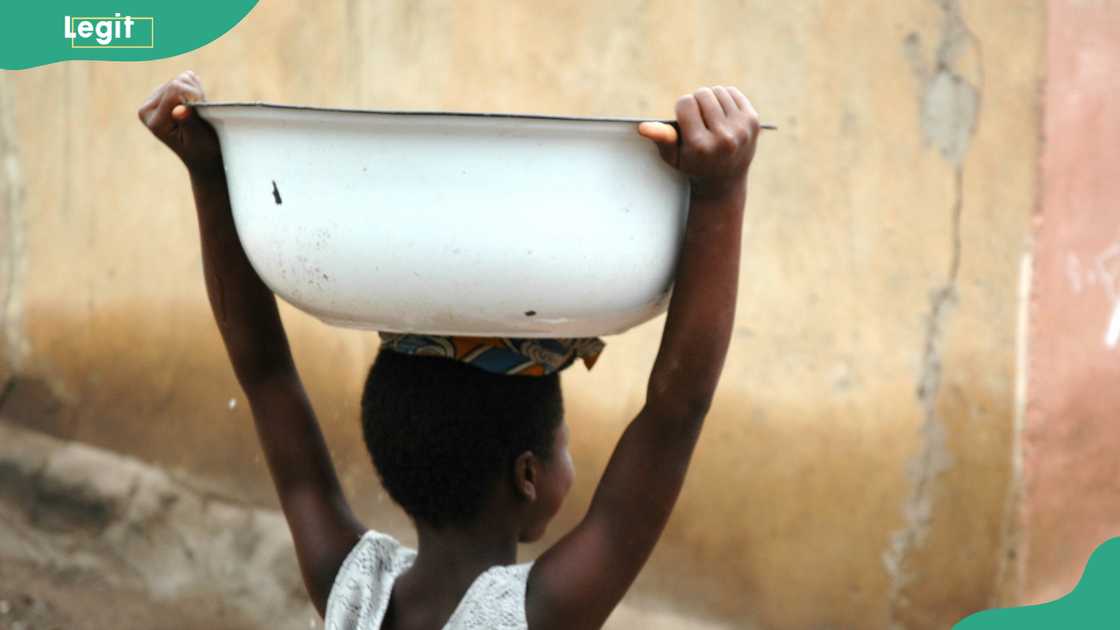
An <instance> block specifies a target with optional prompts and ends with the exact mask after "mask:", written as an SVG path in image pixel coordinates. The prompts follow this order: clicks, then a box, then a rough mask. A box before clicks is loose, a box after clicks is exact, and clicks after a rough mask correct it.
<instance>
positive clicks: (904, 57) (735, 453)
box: [0, 0, 1045, 629]
mask: <svg viewBox="0 0 1120 630" xmlns="http://www.w3.org/2000/svg"><path fill="white" fill-rule="evenodd" d="M310 6H314V9H313V10H308V9H307V7H310ZM301 9H302V10H301ZM1044 20H1045V15H1044V10H1043V5H1042V3H1041V0H1032V1H1024V2H1015V3H992V2H983V1H980V0H973V1H969V2H961V3H959V4H958V3H957V2H956V1H954V0H938V1H934V0H910V1H907V2H890V3H883V2H872V1H870V0H860V1H858V2H843V3H841V2H821V1H814V0H804V1H798V2H792V3H773V2H767V1H763V0H748V1H744V2H735V1H732V0H726V1H710V2H670V1H667V0H666V1H643V0H622V1H619V2H611V3H597V2H555V3H544V2H513V3H509V2H483V1H479V2H469V3H468V2H460V3H452V2H387V1H386V2H358V1H354V2H345V3H343V2H325V3H315V4H314V5H310V4H307V3H288V2H277V1H272V2H263V3H261V5H260V6H258V7H257V8H256V9H255V10H254V11H253V12H252V13H251V14H250V15H249V16H248V17H247V18H246V19H245V20H244V21H243V22H242V23H241V24H240V25H238V26H237V27H236V28H235V29H234V30H233V31H231V32H230V33H228V34H227V35H225V36H224V37H222V38H221V39H219V40H218V41H217V42H215V43H213V44H211V45H209V46H207V47H205V48H203V49H202V50H200V51H197V52H194V53H190V54H187V55H183V56H181V57H178V58H174V59H169V60H164V61H159V62H151V63H138V64H105V63H102V64H96V63H84V62H71V63H66V64H56V65H52V66H48V67H45V68H39V69H34V70H30V71H25V72H18V73H5V74H3V75H2V76H0V157H2V158H3V160H4V162H3V164H4V170H3V171H0V204H3V205H2V206H0V209H2V212H3V214H2V215H0V225H4V226H6V229H5V232H4V233H3V238H0V254H2V256H0V264H2V265H4V267H3V268H0V271H7V272H10V273H7V274H4V275H3V276H0V277H2V278H3V280H0V291H3V293H2V294H0V297H3V304H4V310H3V312H2V313H0V318H2V319H0V324H2V327H3V330H4V335H3V339H4V341H3V344H2V345H0V348H2V349H4V350H5V352H6V356H5V358H4V361H2V362H0V369H2V370H3V371H0V377H3V378H6V379H7V383H6V385H5V390H4V391H5V392H6V394H5V397H4V399H3V408H2V412H3V414H4V415H5V416H6V417H8V418H9V419H12V420H15V421H17V422H21V423H23V424H26V425H29V426H33V427H37V428H39V429H42V430H45V431H48V432H50V433H53V434H55V435H59V436H63V437H69V438H75V439H79V440H83V441H87V442H90V443H93V444H96V445H100V446H105V447H108V448H112V449H116V450H119V451H122V452H127V453H131V454H135V455H137V456H139V457H142V458H145V459H147V460H149V461H152V462H155V463H158V464H162V465H164V466H166V467H168V468H169V469H171V470H176V469H180V470H185V471H190V472H191V473H193V474H197V475H202V476H205V477H208V478H209V479H211V480H213V487H214V489H215V490H216V491H220V492H223V493H227V494H233V495H237V496H242V497H246V498H248V499H249V500H251V501H255V502H261V503H265V504H272V503H273V501H274V500H273V498H272V495H271V488H270V486H269V482H268V478H267V473H266V471H265V468H264V465H263V462H262V461H261V458H260V456H259V453H258V449H257V445H256V441H255V436H254V435H253V432H252V426H251V422H250V419H249V416H248V411H247V408H246V405H245V404H244V401H243V399H242V398H241V394H240V392H239V391H238V388H237V385H236V383H235V381H234V379H233V376H232V372H231V370H230V368H229V366H228V364H227V362H226V359H225V357H224V354H223V352H222V348H221V345H220V341H219V338H218V335H217V333H216V329H215V327H214V325H213V324H212V322H211V320H210V316H209V311H208V307H207V305H206V302H205V293H204V289H203V284H202V279H201V266H200V257H199V249H198V243H197V236H196V229H195V225H194V216H193V211H192V202H191V198H190V194H189V187H188V183H187V180H186V178H185V177H184V173H183V170H182V168H181V167H180V166H179V165H178V164H177V163H176V161H175V158H174V157H173V156H172V155H170V154H169V153H168V152H167V151H166V150H165V149H164V148H163V147H162V146H160V145H158V143H156V142H155V141H153V140H152V139H151V138H150V137H149V136H148V134H147V132H146V131H145V130H144V129H143V128H142V127H141V126H140V125H139V124H138V123H137V122H136V118H135V109H136V108H137V106H138V105H139V104H140V102H141V101H142V100H143V99H144V98H145V97H146V96H147V94H148V93H149V92H150V91H151V90H152V89H153V88H154V87H155V86H156V85H157V84H158V83H160V82H162V81H164V80H166V79H168V78H170V77H171V76H172V75H174V74H175V73H177V72H178V71H181V70H184V69H187V68H191V69H194V70H195V71H196V72H198V74H199V75H200V76H201V77H202V79H203V82H204V84H205V85H206V88H207V90H208V95H209V97H210V98H211V99H214V100H266V101H276V102H284V103H299V104H309V105H332V106H344V107H371V108H386V109H398V108H399V109H428V110H433V109H435V110H438V109H446V110H468V111H505V112H540V113H552V114H574V115H599V116H634V117H641V116H648V117H661V116H665V115H667V114H669V113H670V112H671V111H672V105H673V101H674V100H675V98H676V97H677V96H678V95H679V94H681V93H684V92H686V91H690V90H692V89H694V88H695V87H697V86H699V85H703V84H735V85H738V86H740V87H742V88H743V90H744V91H745V92H746V93H747V94H748V95H750V96H751V98H752V99H753V100H754V102H755V104H756V106H757V108H758V109H759V111H760V112H761V114H762V117H763V118H764V119H765V120H766V121H768V122H772V123H775V124H777V125H779V126H780V127H781V130H780V131H778V132H777V133H774V134H768V135H767V136H766V137H764V138H763V140H762V146H761V147H760V149H759V157H758V159H757V162H756V166H755V168H754V172H753V175H752V190H751V198H750V201H749V211H748V215H749V218H748V222H747V227H746V235H745V237H744V238H745V243H744V244H745V252H746V254H745V260H744V273H743V275H742V280H741V285H740V301H739V316H738V327H737V329H736V331H735V338H734V344H733V347H732V350H731V354H730V356H729V358H728V362H727V368H726V371H725V373H724V379H723V382H722V385H721V388H720V392H719V395H718V400H717V401H716V404H715V407H714V409H713V412H712V414H711V416H710V419H709V422H708V425H707V428H706V429H705V434H704V437H703V439H702V442H701V444H700V447H699V451H698V453H697V455H696V459H695V463H694V465H693V467H692V470H691V473H690V477H689V480H688V483H687V485H686V488H685V491H684V495H683V496H682V498H681V502H680V505H679V507H678V509H677V511H676V512H675V514H674V516H673V519H672V521H671V524H670V526H669V528H668V530H667V532H666V534H665V537H664V539H663V542H662V544H661V546H660V547H659V548H658V550H657V552H656V553H655V555H654V557H653V559H652V560H651V562H650V566H649V569H648V570H647V571H646V572H645V573H644V574H643V575H642V577H641V578H640V579H639V582H638V584H637V586H636V588H635V590H634V592H633V594H632V596H631V597H632V600H631V601H632V602H635V603H637V604H638V605H641V606H647V605H648V606H659V607H672V608H675V609H678V610H680V611H684V612H685V613H687V614H692V615H697V616H701V617H707V618H710V619H714V620H720V621H722V622H724V623H726V624H728V625H729V626H730V627H737V628H739V627H747V628H749V627H765V628H779V629H781V628H943V627H946V626H947V625H949V624H951V623H952V622H953V621H955V620H956V619H958V618H960V617H961V616H963V615H964V614H966V613H968V612H971V611H974V610H977V609H981V608H986V607H989V606H991V605H993V604H994V603H996V602H997V601H998V598H999V597H1000V590H1001V587H1000V586H998V585H999V584H1002V583H1004V582H1006V575H1007V571H1008V568H1007V563H1006V561H1005V559H1006V555H1007V551H1008V550H1007V549H1005V544H1004V543H1005V541H1007V540H1011V539H1013V538H1014V536H1012V535H1011V534H1012V533H1013V532H1011V531H1010V529H1012V526H1011V525H1009V523H1010V522H1012V520H1013V519H1011V520H1009V519H1008V513H1009V510H1007V509H1006V503H1007V501H1008V497H1009V492H1010V490H1011V489H1012V488H1013V484H1012V483H1011V480H1012V474H1013V467H1012V461H1011V453H1012V437H1013V425H1014V423H1013V411H1014V408H1015V387H1014V384H1015V330H1016V313H1017V297H1016V295H1017V294H1016V287H1017V283H1018V269H1019V261H1020V258H1021V256H1022V255H1023V253H1024V251H1025V248H1026V239H1025V235H1026V233H1027V231H1028V221H1029V216H1030V214H1031V210H1032V208H1033V204H1034V200H1035V191H1036V187H1037V182H1036V164H1037V155H1038V152H1039V135H1038V129H1039V106H1038V98H1037V91H1038V89H1039V85H1040V79H1041V74H1042V71H1043V67H1042V66H1043V58H1042V46H1043V43H1044V36H1043V30H1044ZM284 316H285V321H286V323H287V325H288V329H289V332H290V335H291V337H292V338H293V345H294V349H295V353H296V355H297V361H298V363H299V365H300V367H301V370H302V372H303V375H304V377H305V379H306V381H307V383H308V387H309V391H310V394H311V397H312V399H313V401H314V403H315V405H316V408H317V410H318V412H319V415H320V419H321V420H322V422H323V424H324V429H325V431H326V433H327V437H328V439H329V441H330V444H331V446H332V449H333V451H334V454H335V456H336V458H337V461H338V465H339V468H340V473H341V475H342V477H343V478H344V483H345V485H346V487H347V488H348V490H349V491H350V493H351V495H352V498H353V500H354V502H355V503H356V504H357V506H358V509H359V511H360V512H361V514H362V515H363V516H365V517H366V518H367V522H368V523H369V524H371V525H373V526H377V527H383V528H385V529H388V530H390V531H391V532H393V533H395V534H398V535H401V536H403V537H404V538H405V539H406V540H410V539H411V535H410V534H409V533H408V532H407V529H406V528H405V527H404V522H403V519H402V518H401V517H400V515H399V513H398V512H397V511H396V510H395V509H394V508H392V507H391V505H390V504H389V502H388V500H387V499H386V497H385V496H384V494H383V493H382V492H380V489H379V487H378V486H377V483H376V481H375V479H374V477H373V475H372V474H371V469H370V465H369V462H368V459H367V457H366V456H365V454H364V449H363V446H362V444H361V439H360V433H359V430H358V424H357V405H356V401H357V397H358V393H359V388H360V385H361V381H362V378H363V376H364V372H365V370H366V368H367V367H368V364H369V362H370V360H371V359H372V357H373V355H374V352H375V350H376V340H375V338H374V337H373V336H371V335H368V334H360V333H355V332H347V331H341V330H335V329H331V328H329V327H327V326H324V325H322V324H320V323H318V322H317V321H315V320H313V319H311V318H309V317H307V316H304V315H302V314H301V313H298V312H295V311H293V310H291V309H285V310H284ZM659 326H660V322H659V321H658V322H652V323H650V324H648V325H645V326H643V327H640V328H639V329H637V330H634V331H632V332H630V333H628V334H626V335H624V336H620V337H616V338H612V339H609V340H608V341H609V346H608V350H607V352H606V354H605V355H604V357H603V359H602V361H600V363H599V364H598V365H597V366H596V367H595V369H594V371H593V372H591V373H586V372H584V371H582V368H575V369H573V370H571V371H570V373H569V374H567V375H566V376H565V389H566V393H567V396H568V407H569V421H570V423H571V425H572V432H573V449H574V455H575V457H576V459H577V466H578V468H579V473H578V482H577V487H576V491H575V492H574V493H573V496H572V497H571V498H570V499H569V504H568V506H567V507H566V510H565V512H564V513H563V514H562V515H561V517H560V519H559V522H558V523H557V525H556V526H555V527H554V529H553V532H552V536H556V535H558V534H559V533H560V532H561V531H563V529H564V527H565V526H567V525H570V524H572V523H573V522H574V520H575V519H576V518H578V515H579V514H580V512H581V510H582V509H583V508H585V507H586V503H587V499H588V497H589V495H590V492H591V490H592V489H593V487H594V483H595V481H596V479H597V477H598V475H599V474H600V472H601V471H602V468H603V466H604V464H605V462H606V458H607V457H608V455H609V453H610V447H611V445H613V442H614V440H615V439H617V437H618V436H619V434H620V432H621V430H622V429H623V427H624V426H625V423H626V422H627V420H628V419H629V418H630V417H631V416H632V415H633V414H634V413H635V412H636V411H637V409H638V407H639V405H640V402H641V395H642V392H643V385H644V379H645V377H646V375H647V370H648V367H649V365H650V363H651V361H652V358H653V354H654V351H655V349H656V343H657V340H658V337H659V332H660V330H659ZM231 400H232V401H234V402H235V404H234V406H233V407H232V408H231Z"/></svg>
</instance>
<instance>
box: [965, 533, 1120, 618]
mask: <svg viewBox="0 0 1120 630" xmlns="http://www.w3.org/2000/svg"><path fill="white" fill-rule="evenodd" d="M1118 585H1120V538H1113V539H1111V540H1108V541H1106V542H1104V543H1103V544H1101V546H1100V547H1097V549H1096V551H1094V552H1093V555H1092V556H1091V557H1090V558H1089V564H1088V565H1087V566H1086V567H1085V573H1084V574H1083V575H1082V576H1081V581H1080V582H1078V583H1077V586H1076V587H1074V589H1073V591H1072V592H1071V593H1070V594H1069V595H1066V596H1065V597H1063V598H1061V599H1059V600H1056V601H1052V602H1050V603H1049V604H1040V605H1038V606H1024V607H1022V608H1001V609H997V610H986V611H984V612H980V613H976V614H975V615H972V616H970V617H968V618H966V619H965V620H964V621H962V622H960V623H958V624H957V625H955V626H953V630H1044V629H1045V630H1054V629H1056V628H1077V629H1078V630H1089V629H1093V628H1101V629H1102V630H1104V629H1105V628H1120V598H1117V593H1118V592H1120V591H1118V590H1117V588H1118Z"/></svg>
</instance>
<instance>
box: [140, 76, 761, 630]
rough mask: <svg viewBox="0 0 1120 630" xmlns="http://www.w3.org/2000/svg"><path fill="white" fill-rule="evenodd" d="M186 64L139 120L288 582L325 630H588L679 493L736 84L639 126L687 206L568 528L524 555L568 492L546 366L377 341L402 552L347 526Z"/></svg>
mask: <svg viewBox="0 0 1120 630" xmlns="http://www.w3.org/2000/svg"><path fill="white" fill-rule="evenodd" d="M199 100H203V94H202V88H201V85H200V83H199V81H198V79H197V77H195V75H194V73H192V72H187V73H184V74H182V75H180V76H179V77H178V78H176V79H174V80H172V81H171V82H169V83H167V84H166V85H164V86H162V87H160V88H159V89H157V90H156V92H155V93H154V94H153V95H152V96H151V97H150V98H149V99H148V101H147V102H146V103H144V105H142V106H141V108H140V111H139V116H140V120H141V121H142V122H143V123H144V124H145V125H146V126H147V127H148V129H150V130H151V132H152V133H153V134H154V135H155V136H156V137H157V138H159V139H160V140H161V141H163V142H164V143H165V144H166V145H167V146H168V147H170V148H171V150H172V151H174V152H175V153H176V154H177V155H178V156H179V157H180V158H181V159H182V161H183V163H184V164H185V166H186V167H187V171H188V173H189V174H190V178H191V185H192V188H193V190H194V197H195V204H196V206H197V209H198V222H199V231H200V233H201V240H202V252H203V268H204V271H205V275H206V288H207V291H208V294H209V297H210V304H211V306H212V308H213V311H214V318H215V319H216V320H217V324H218V328H219V329H220V331H221V335H222V339H223V340H224V341H225V345H226V349H227V351H228V352H229V357H230V361H231V362H232V364H233V368H234V371H235V372H236V374H237V378H238V381H239V382H240V383H241V386H242V388H243V389H244V390H245V394H246V396H247V398H248V400H249V404H250V406H251V408H252V411H253V419H254V422H255V423H256V427H257V433H258V435H259V437H260V441H261V447H262V448H263V450H264V453H265V456H266V458H267V461H268V466H269V470H270V471H271V473H272V478H273V481H274V482H275V485H276V491H277V493H278V494H279V497H280V503H281V505H282V507H283V510H284V515H285V517H286V518H287V521H288V525H289V527H290V528H291V532H292V538H293V540H294V542H295V548H296V555H297V557H298V559H299V565H300V569H301V571H302V574H303V580H304V584H305V585H306V587H307V591H308V594H309V595H310V597H311V601H312V603H314V605H315V607H316V609H317V610H318V611H319V612H320V613H321V614H324V615H325V620H326V627H327V628H339V629H341V628H363V629H376V628H383V629H388V630H411V629H421V628H424V629H433V628H448V629H452V630H458V629H466V628H486V629H490V628H510V629H512V628H532V629H533V630H545V629H551V628H557V629H563V630H571V629H578V628H598V627H600V626H601V625H602V624H603V623H604V621H605V620H606V619H607V617H608V616H609V615H610V613H611V611H612V610H613V609H614V607H615V606H616V605H617V604H618V602H619V600H621V599H622V597H623V595H624V594H625V593H626V591H627V589H628V588H629V587H630V584H631V583H632V582H633V580H634V578H635V577H636V576H637V575H638V572H639V571H640V570H641V568H642V566H643V565H644V564H645V562H646V559H647V558H648V557H649V554H650V552H651V551H652V550H653V547H654V545H655V544H656V542H657V539H658V538H659V537H660V535H661V531H662V529H663V528H664V526H665V522H666V521H667V520H668V518H669V514H670V512H672V509H673V505H674V503H675V502H676V500H677V495H678V493H679V492H680V488H681V484H682V483H683V481H684V477H685V472H686V471H687V470H688V464H689V460H690V458H691V456H692V452H693V448H694V446H695V444H696V440H697V438H698V437H699V434H700V428H701V426H702V424H703V421H704V417H705V415H706V414H707V411H708V407H709V404H710V403H711V400H712V396H713V394H714V393H715V389H716V384H717V382H718V380H719V376H720V372H721V371H722V369H723V361H724V356H725V354H726V352H727V346H728V339H729V336H730V333H731V329H732V325H733V320H734V315H735V296H736V288H737V284H738V273H739V242H740V234H741V226H742V220H743V206H744V203H745V199H746V178H747V171H748V169H749V167H750V164H751V160H752V159H753V157H754V152H755V145H756V141H757V137H758V132H759V124H758V117H757V114H756V113H755V111H754V109H753V108H752V107H751V104H750V102H748V101H747V99H746V98H745V97H744V96H743V95H742V94H741V93H740V92H739V91H738V90H736V89H734V88H723V87H716V88H712V89H708V88H703V89H701V90H699V91H697V92H696V93H694V94H690V95H687V96H684V97H682V98H681V99H680V100H678V101H677V105H676V117H677V122H678V125H679V127H680V133H679V136H680V141H679V142H678V133H677V131H676V129H674V128H673V127H671V126H669V125H664V124H660V123H643V124H642V125H640V126H639V129H638V132H639V133H641V134H642V135H643V136H645V137H647V138H650V139H651V140H653V141H654V142H656V143H657V147H658V149H659V150H660V152H661V155H662V157H663V158H664V159H665V160H666V161H667V162H668V163H669V164H671V165H673V166H674V167H676V168H678V169H680V170H681V171H682V172H683V173H685V174H686V175H688V177H689V178H690V181H691V210H690V213H689V218H688V224H687V227H686V231H685V237H684V245H683V250H682V252H681V256H680V261H679V264H678V268H677V273H676V285H675V288H674V291H673V297H672V301H671V303H670V305H669V313H668V317H667V319H666V321H665V330H664V333H663V336H662V339H661V346H660V349H659V351H658V354H657V359H656V361H655V362H654V365H653V370H652V373H651V374H650V378H649V385H648V389H647V393H646V402H645V405H644V407H643V408H642V410H641V412H640V413H639V414H638V415H637V417H636V418H634V420H633V421H632V422H631V423H630V425H629V427H627V429H626V431H625V432H624V433H623V435H622V437H621V439H620V440H619V442H618V445H617V446H616V448H615V451H614V454H613V455H612V456H611V459H610V462H609V464H608V466H607V469H606V472H605V473H604V474H603V477H602V479H601V480H600V482H599V486H598V489H597V490H596V492H595V495H594V498H593V499H592V501H591V505H590V507H589V509H588V511H587V514H586V516H584V518H583V520H582V521H581V522H580V523H579V525H577V526H576V527H575V529H573V530H572V531H571V532H568V533H567V534H566V535H565V536H564V537H563V538H561V539H560V541H559V542H557V543H556V544H555V545H553V546H552V547H551V548H550V549H549V550H548V551H546V552H545V553H544V554H543V555H541V557H540V558H538V559H537V560H536V561H535V562H532V563H527V564H515V562H516V559H517V544H518V543H519V542H530V541H534V540H538V539H540V538H541V536H543V535H544V532H545V529H546V527H547V526H548V523H549V521H550V520H551V519H552V517H553V516H555V514H556V513H557V511H558V510H559V508H560V505H561V503H562V502H563V500H564V497H565V495H566V494H567V492H568V490H569V488H570V487H571V484H572V477H573V470H572V462H571V459H570V457H569V454H568V433H567V432H568V429H567V426H566V425H565V423H564V419H563V409H562V401H561V396H560V385H559V377H558V375H557V374H556V373H555V372H552V373H550V374H547V375H544V376H505V375H499V374H493V373H489V372H486V371H483V370H481V369H478V368H476V367H474V366H471V365H468V364H466V363H462V362H457V361H453V360H450V359H445V358H433V357H425V356H417V355H409V354H403V353H399V352H394V351H390V350H382V352H380V354H379V355H378V357H377V359H376V361H375V363H374V365H373V367H372V369H371V370H370V375H369V378H368V381H367V384H366V389H365V392H364V394H363V398H362V416H363V417H362V425H363V430H364V434H365V438H366V442H367V445H368V447H369V450H370V454H371V456H372V458H373V460H374V464H375V466H376V468H377V471H378V473H379V475H380V476H381V479H382V481H383V483H384V485H385V487H386V489H387V490H388V492H389V493H390V495H391V496H392V497H393V499H394V500H396V501H397V502H398V503H400V504H401V506H402V507H403V508H404V510H405V511H406V512H407V513H408V514H409V515H410V517H411V518H412V520H413V522H414V524H415V526H416V529H417V533H418V540H419V545H418V550H417V551H412V550H408V549H405V548H403V547H401V546H400V545H399V544H398V543H397V542H396V541H395V540H393V539H392V538H390V537H388V536H385V535H383V534H378V533H374V532H372V531H369V530H367V529H366V527H365V526H364V525H362V524H361V523H359V522H358V521H357V520H356V519H355V517H354V515H353V513H352V512H351V510H350V507H349V505H348V504H347V502H346V498H345V497H344V496H343V494H342V490H341V489H340V487H339V483H338V479H337V477H336V475H335V471H334V468H333V466H332V464H331V460H330V456H329V454H328V451H327V448H326V445H325V444H324V441H323V437H322V434H321V433H320V431H319V425H318V423H317V422H316V420H315V415H314V413H313V411H312V409H311V406H310V404H309V403H308V400H307V396H306V394H305V393H304V389H303V384H302V383H301V381H300V378H299V375H298V374H297V372H296V368H295V365H293V362H292V355H291V352H290V351H289V347H288V340H287V337H286V336H285V333H284V328H283V326H282V324H281V321H280V317H279V315H278V312H277V308H276V300H275V298H274V297H273V295H272V293H271V292H270V291H269V290H268V289H267V288H266V287H265V285H264V284H263V283H262V282H261V280H260V279H259V278H258V277H257V275H256V273H254V271H253V269H252V267H250V266H249V261H248V259H247V258H246V257H245V253H244V251H242V248H241V244H240V242H239V241H238V238H237V233H236V231H235V230H234V224H233V219H232V217H231V213H230V201H229V195H228V193H227V189H226V179H225V173H224V171H223V166H222V155H221V151H220V148H219V144H218V140H217V136H216V135H215V133H214V130H213V129H212V128H211V127H210V126H209V125H208V124H207V123H206V122H205V121H204V120H202V119H200V118H199V117H198V116H197V115H195V114H194V113H193V112H192V110H191V109H190V108H189V105H187V103H189V102H192V101H199Z"/></svg>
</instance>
